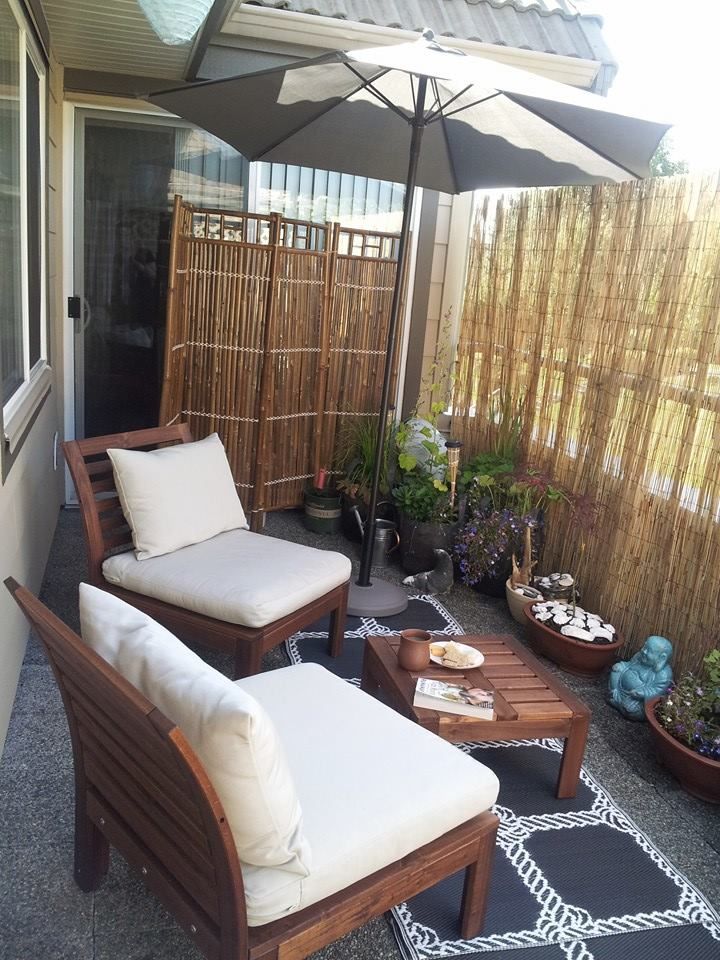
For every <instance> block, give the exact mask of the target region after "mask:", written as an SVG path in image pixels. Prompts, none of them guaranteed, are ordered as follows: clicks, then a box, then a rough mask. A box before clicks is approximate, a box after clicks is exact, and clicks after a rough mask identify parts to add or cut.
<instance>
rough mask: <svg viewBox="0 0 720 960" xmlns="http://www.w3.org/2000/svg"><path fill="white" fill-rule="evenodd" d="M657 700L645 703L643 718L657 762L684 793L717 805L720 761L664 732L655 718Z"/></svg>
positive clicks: (719, 794)
mask: <svg viewBox="0 0 720 960" xmlns="http://www.w3.org/2000/svg"><path fill="white" fill-rule="evenodd" d="M661 699H662V697H653V698H652V700H646V701H645V716H646V718H647V722H648V725H649V727H650V735H651V736H652V739H653V742H654V744H655V752H656V753H657V757H658V760H659V761H660V762H661V763H662V764H663V766H665V767H666V768H667V769H668V770H669V771H670V773H671V774H672V775H673V776H674V777H675V778H676V779H677V780H678V781H679V782H680V786H681V787H682V788H683V789H684V790H687V792H688V793H691V794H692V795H693V796H694V797H698V799H700V800H705V801H706V802H707V803H720V760H711V759H710V757H703V756H702V755H701V754H699V753H697V752H696V751H695V750H691V749H690V747H687V746H686V745H685V744H684V743H681V742H680V741H679V740H676V739H675V737H673V736H671V735H670V734H669V733H668V731H667V730H666V729H665V728H664V727H663V725H662V724H661V723H660V721H659V720H658V718H657V717H656V716H655V710H656V708H657V705H658V703H659V702H660V700H661Z"/></svg>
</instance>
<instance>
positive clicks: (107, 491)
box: [62, 423, 350, 677]
mask: <svg viewBox="0 0 720 960" xmlns="http://www.w3.org/2000/svg"><path fill="white" fill-rule="evenodd" d="M192 439H193V438H192V435H191V433H190V428H189V427H188V425H187V424H185V423H180V424H175V425H173V426H170V427H156V428H151V429H148V430H138V431H135V432H132V433H118V434H112V435H107V436H102V437H91V438H89V439H86V440H67V441H65V443H63V445H62V446H63V451H64V453H65V459H66V461H67V465H68V467H69V469H70V475H71V476H72V479H73V482H74V484H75V490H76V491H77V496H78V500H79V503H80V511H81V514H82V520H83V528H84V533H85V543H86V547H87V560H88V576H89V580H90V582H91V583H92V584H93V585H94V586H97V587H100V588H102V589H103V590H107V591H109V592H110V593H113V594H115V596H118V597H121V598H122V599H123V600H125V601H127V602H128V603H130V604H133V605H134V606H136V607H138V608H139V609H140V610H143V611H144V612H145V613H147V614H149V615H150V616H152V617H153V618H154V619H155V620H158V621H159V622H160V623H162V624H164V625H165V626H166V627H168V629H170V630H172V631H174V632H175V633H177V634H178V635H179V636H180V637H182V638H183V639H187V640H192V641H196V642H199V643H202V644H204V645H205V646H207V647H210V648H212V649H215V650H220V651H222V652H224V653H229V654H231V655H232V656H233V658H234V668H233V672H234V676H235V677H240V676H249V675H250V674H253V673H257V672H258V671H259V670H260V664H261V660H262V656H263V654H264V653H266V652H267V651H268V650H270V649H272V648H273V647H275V646H277V645H278V644H279V643H282V641H283V640H286V639H287V638H288V637H290V636H292V634H293V633H296V632H297V631H298V630H300V629H302V628H303V627H305V626H307V625H308V624H310V623H313V622H314V621H316V620H318V619H319V618H320V617H323V616H325V615H328V614H329V616H330V628H329V641H328V642H329V650H330V653H331V655H332V656H338V655H339V653H340V652H341V650H342V643H343V634H344V629H345V615H346V609H347V596H348V584H349V576H350V564H349V561H347V560H346V559H345V558H343V557H342V555H341V554H331V553H329V552H328V551H320V550H315V549H314V548H312V547H301V546H300V545H298V544H288V549H289V550H292V551H293V552H294V555H297V560H296V561H295V562H296V563H297V566H298V567H302V566H303V564H306V563H307V564H312V563H313V558H314V557H317V558H319V559H322V560H323V562H324V563H325V564H327V559H328V558H329V557H335V558H340V560H341V561H342V563H345V564H346V565H347V571H346V573H345V574H344V576H345V581H344V582H342V583H340V584H339V585H336V586H333V587H332V589H329V590H328V591H327V592H323V593H322V594H321V595H319V596H317V597H315V598H313V599H312V600H311V602H309V603H305V604H303V605H302V606H300V607H299V608H298V609H297V610H294V611H292V612H291V613H289V614H287V615H285V616H281V617H280V618H279V619H276V620H273V621H271V622H268V623H264V624H263V625H262V626H248V625H244V624H243V623H237V622H227V621H226V620H224V619H222V618H218V617H214V616H210V615H208V614H207V613H203V612H197V611H196V610H193V609H188V608H187V607H185V606H182V605H178V604H175V603H170V602H167V600H165V599H160V598H158V597H157V596H153V595H150V594H151V588H150V587H148V592H145V589H144V588H143V590H142V591H137V590H135V589H133V590H131V589H128V588H126V587H123V586H121V585H118V584H117V583H111V582H109V580H108V579H107V578H106V576H105V573H104V571H103V564H104V563H105V561H106V560H108V558H110V557H112V556H114V555H115V554H118V553H120V552H123V551H124V552H126V553H127V552H129V551H131V550H132V547H133V541H132V531H131V529H130V527H129V526H128V523H127V521H126V518H125V516H124V514H123V511H122V507H121V505H120V498H119V496H118V493H117V490H116V484H115V476H114V473H113V467H112V463H111V462H110V459H109V458H108V454H107V451H108V449H113V448H120V449H123V450H151V449H156V448H157V447H159V446H166V445H171V444H177V443H189V442H191V441H192ZM245 535H246V536H247V537H248V538H254V537H258V536H261V535H259V534H251V533H249V532H247V533H246V534H245ZM268 539H269V538H265V537H263V540H264V541H265V543H266V544H267V540H268ZM271 542H272V544H273V545H277V544H280V543H283V541H278V540H273V541H271ZM187 549H190V550H192V549H193V548H192V547H190V548H187ZM203 550H204V551H205V553H204V559H203V561H202V562H204V561H205V559H207V551H206V548H205V547H203ZM179 552H180V551H178V553H179ZM128 555H129V554H128ZM152 562H153V561H141V562H139V564H138V566H139V567H142V566H143V564H146V563H152ZM242 575H243V571H242V570H241V569H232V570H230V569H228V570H227V577H228V578H232V577H235V578H237V579H238V580H240V578H241V577H242ZM272 577H273V571H272V569H271V568H270V569H268V570H267V579H268V581H272ZM336 579H337V578H336ZM225 586H229V587H230V588H231V587H232V584H229V585H228V584H226V585H225ZM286 588H287V583H286V582H282V580H280V579H279V580H278V582H277V585H276V591H277V592H278V594H280V595H282V593H283V591H284V590H285V589H286ZM230 592H231V591H230Z"/></svg>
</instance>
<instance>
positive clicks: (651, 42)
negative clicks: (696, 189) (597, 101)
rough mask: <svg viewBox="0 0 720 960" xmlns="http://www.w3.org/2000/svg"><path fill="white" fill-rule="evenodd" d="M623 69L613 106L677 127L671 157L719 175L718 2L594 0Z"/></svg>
mask: <svg viewBox="0 0 720 960" xmlns="http://www.w3.org/2000/svg"><path fill="white" fill-rule="evenodd" d="M587 6H588V8H589V9H592V10H593V11H595V10H596V11H598V12H599V13H601V14H602V15H603V18H604V21H605V26H604V28H603V34H604V36H605V38H606V40H607V43H608V45H609V46H610V48H611V49H612V51H613V54H614V56H615V59H616V60H617V62H618V65H619V72H618V75H617V77H616V79H615V82H614V83H613V86H612V88H611V90H610V94H609V97H608V99H609V100H612V99H614V98H618V99H621V100H622V102H623V103H625V104H628V105H629V106H631V107H634V108H636V109H639V110H642V111H643V112H645V113H647V114H649V115H650V116H652V117H656V118H658V119H660V120H667V121H668V122H671V123H673V124H674V130H673V133H672V140H673V146H672V154H673V156H676V157H678V158H682V159H684V160H686V161H687V162H688V164H689V167H690V169H691V170H693V171H700V170H706V169H707V170H713V169H715V170H717V169H719V168H720V105H719V104H718V94H719V93H720V81H719V80H718V77H719V76H720V71H719V69H718V65H719V63H720V0H693V2H692V3H688V2H683V0H591V2H590V3H589V4H587Z"/></svg>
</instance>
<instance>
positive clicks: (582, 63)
mask: <svg viewBox="0 0 720 960" xmlns="http://www.w3.org/2000/svg"><path fill="white" fill-rule="evenodd" d="M429 26H432V24H429ZM417 36H418V34H417V33H416V32H415V31H413V30H398V29H395V28H392V27H380V26H376V25H375V24H367V23H357V22H351V21H348V20H339V19H337V18H335V17H321V16H318V15H316V14H305V13H295V12H293V11H291V10H276V9H273V8H267V7H258V6H254V5H251V4H247V3H242V2H236V3H235V5H234V6H233V7H232V8H231V10H230V13H229V15H228V17H227V19H226V20H225V23H224V24H223V26H222V28H221V30H220V32H219V34H216V36H215V37H214V39H213V41H212V42H213V44H220V45H228V46H237V47H241V46H243V41H244V40H247V39H250V40H251V41H255V43H254V44H253V45H254V46H256V45H257V42H258V41H267V42H269V43H272V44H273V46H274V47H275V48H277V45H283V46H285V45H287V48H288V50H290V49H291V48H296V49H298V50H303V49H304V50H307V51H310V50H318V49H321V50H351V49H353V48H354V49H358V48H361V47H376V46H380V45H382V44H391V43H402V42H405V41H408V40H415V39H417ZM439 39H440V40H441V42H442V44H443V46H447V47H455V48H456V49H458V50H462V51H463V52H464V53H466V54H469V55H473V56H482V57H489V58H491V59H493V60H499V61H500V62H502V63H508V64H510V65H511V66H514V67H520V68H521V69H524V70H530V71H532V72H534V73H538V74H541V75H542V76H544V77H549V78H550V79H552V80H557V81H559V82H560V83H567V84H570V85H571V86H574V87H582V88H583V89H586V90H588V89H590V88H591V87H592V85H593V82H594V80H595V77H596V76H597V73H598V71H599V69H600V67H601V66H602V64H601V62H600V61H598V60H585V59H582V58H580V57H567V56H560V55H558V54H554V53H542V52H539V51H534V50H524V49H519V48H517V47H505V46H501V45H499V44H495V43H481V42H479V41H476V40H462V39H458V38H455V37H444V36H443V37H440V38H439ZM298 55H299V56H302V55H303V53H299V54H298ZM304 55H306V56H307V53H305V54H304Z"/></svg>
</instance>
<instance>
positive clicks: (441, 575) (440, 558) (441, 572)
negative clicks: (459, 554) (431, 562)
mask: <svg viewBox="0 0 720 960" xmlns="http://www.w3.org/2000/svg"><path fill="white" fill-rule="evenodd" d="M433 553H434V554H435V557H436V558H437V559H436V561H435V566H434V567H433V569H432V570H426V571H424V572H423V573H416V574H415V576H413V577H405V579H404V580H403V583H404V584H405V585H406V586H408V587H415V589H416V590H419V591H420V593H429V594H436V593H446V592H447V591H448V590H449V589H450V587H451V586H452V585H453V580H454V576H455V574H454V570H453V563H452V560H451V559H450V554H449V553H448V552H447V550H439V549H438V550H433Z"/></svg>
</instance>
